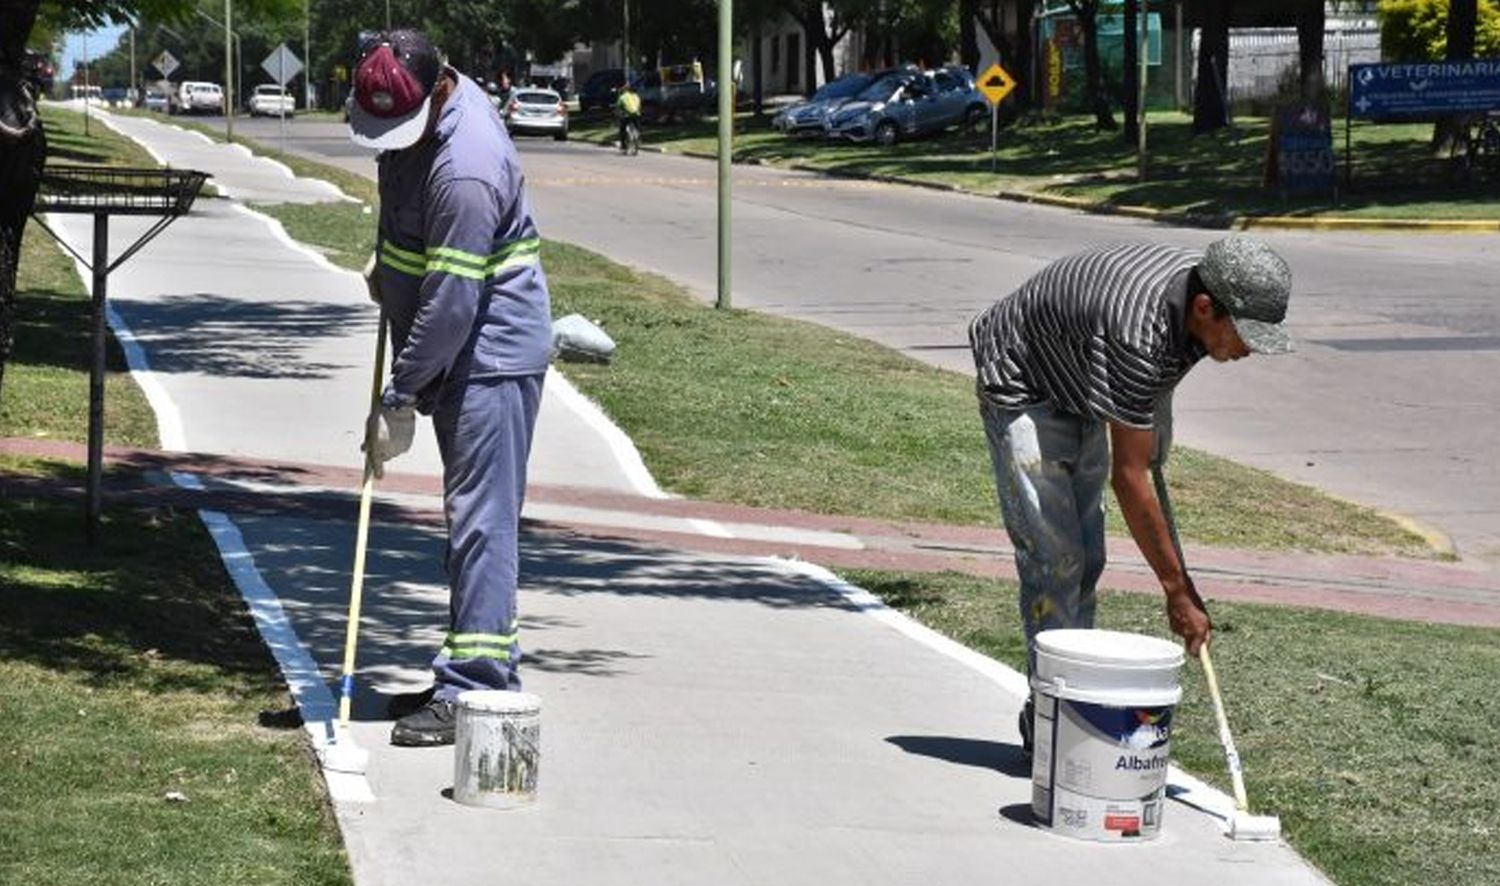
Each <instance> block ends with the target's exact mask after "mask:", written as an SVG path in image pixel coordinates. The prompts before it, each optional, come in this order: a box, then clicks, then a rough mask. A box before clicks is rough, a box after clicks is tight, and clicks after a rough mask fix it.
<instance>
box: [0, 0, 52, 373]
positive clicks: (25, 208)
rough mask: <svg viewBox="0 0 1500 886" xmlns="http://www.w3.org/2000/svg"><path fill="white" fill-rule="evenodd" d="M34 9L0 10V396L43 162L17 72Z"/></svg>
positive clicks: (30, 98) (43, 139) (33, 112)
mask: <svg viewBox="0 0 1500 886" xmlns="http://www.w3.org/2000/svg"><path fill="white" fill-rule="evenodd" d="M39 5H40V3H38V2H33V0H21V2H7V3H5V4H3V6H0V193H3V194H5V197H6V199H5V200H4V201H3V202H0V392H3V390H4V384H5V367H6V364H7V363H9V362H10V353H11V345H12V344H13V343H14V341H15V324H14V320H15V314H16V271H17V269H18V267H19V265H20V262H21V235H22V234H23V233H24V232H25V230H26V219H27V218H28V217H30V215H31V207H32V206H33V204H34V203H35V201H36V190H37V186H38V184H40V182H41V175H42V165H43V163H45V162H46V158H47V136H46V133H45V132H44V131H43V130H42V120H41V117H40V116H38V114H37V109H36V96H35V95H34V94H33V92H32V86H31V84H30V83H28V82H27V81H26V79H25V77H24V76H23V75H22V72H21V64H22V61H23V60H24V59H25V56H26V40H27V38H28V37H30V35H31V28H32V26H33V25H34V24H35V23H36V13H37V7H38V6H39Z"/></svg>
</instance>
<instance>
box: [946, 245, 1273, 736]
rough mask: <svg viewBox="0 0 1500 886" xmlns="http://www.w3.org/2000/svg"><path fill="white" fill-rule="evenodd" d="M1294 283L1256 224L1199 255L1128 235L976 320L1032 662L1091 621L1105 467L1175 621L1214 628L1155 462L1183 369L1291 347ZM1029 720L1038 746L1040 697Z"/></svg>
mask: <svg viewBox="0 0 1500 886" xmlns="http://www.w3.org/2000/svg"><path fill="white" fill-rule="evenodd" d="M1290 294H1291V271H1290V269H1289V268H1288V267H1287V264H1286V262H1285V261H1284V260H1283V259H1282V258H1281V256H1279V255H1277V254H1276V253H1275V252H1274V251H1273V250H1272V249H1271V248H1270V247H1269V246H1267V245H1265V244H1264V243H1262V242H1260V241H1258V240H1254V239H1252V238H1249V237H1241V236H1235V237H1228V238H1225V239H1223V240H1219V241H1217V242H1215V243H1213V244H1211V245H1210V246H1209V247H1208V249H1207V250H1206V251H1205V252H1203V253H1198V252H1195V251H1191V250H1187V249H1178V248H1174V247H1170V246H1161V245H1145V244H1138V245H1116V246H1108V247H1101V248H1095V249H1089V250H1086V251H1084V252H1081V253H1079V254H1077V255H1071V256H1068V257H1066V258H1062V259H1059V260H1057V261H1056V262H1053V263H1052V264H1050V265H1048V266H1047V267H1046V268H1043V269H1042V270H1041V271H1040V272H1039V273H1037V274H1036V276H1034V277H1032V278H1031V279H1030V280H1028V281H1026V283H1024V284H1023V285H1022V286H1021V287H1020V288H1019V289H1017V290H1016V291H1015V292H1013V293H1011V294H1009V295H1007V296H1005V297H1004V298H1002V299H1000V300H999V301H998V302H996V303H995V304H994V305H992V306H991V307H990V308H988V309H987V310H985V311H984V312H983V313H981V314H980V315H979V316H978V317H976V318H975V319H974V320H973V322H972V323H971V324H970V326H969V343H970V346H971V347H972V349H973V352H974V364H975V368H976V370H977V375H978V381H977V388H978V394H979V403H980V413H981V415H982V416H983V419H984V426H985V433H986V436H987V438H988V441H989V447H990V456H991V461H992V463H993V466H994V471H995V485H996V490H997V493H998V497H999V501H1000V511H1001V515H1002V517H1003V519H1004V522H1005V528H1006V531H1007V533H1008V534H1009V536H1010V540H1011V543H1012V545H1013V546H1014V548H1015V559H1016V572H1017V574H1018V577H1019V579H1020V584H1021V593H1020V610H1021V612H1020V614H1021V621H1022V624H1023V626H1024V628H1025V633H1026V644H1027V650H1028V655H1027V671H1028V674H1029V673H1030V671H1031V670H1033V669H1034V666H1035V660H1036V648H1035V641H1036V635H1037V633H1038V632H1040V631H1043V630H1048V629H1052V628H1092V627H1093V626H1094V602H1095V597H1094V591H1095V586H1096V585H1097V583H1098V581H1099V576H1100V574H1101V573H1102V572H1103V571H1104V510H1103V496H1104V484H1105V481H1106V479H1109V480H1110V481H1111V487H1112V488H1113V490H1114V493H1115V498H1116V500H1117V501H1118V502H1119V505H1120V511H1121V514H1122V515H1123V516H1124V518H1125V523H1126V525H1127V526H1128V527H1129V528H1130V534H1131V535H1132V536H1133V537H1134V539H1135V542H1136V544H1137V546H1138V547H1139V548H1140V550H1141V553H1142V555H1144V557H1145V559H1146V562H1147V563H1149V564H1150V566H1151V568H1152V570H1153V571H1154V572H1155V573H1156V577H1157V579H1158V580H1159V581H1160V582H1161V586H1162V591H1163V593H1164V594H1165V595H1166V608H1167V617H1168V622H1169V624H1170V626H1171V629H1172V631H1173V632H1174V633H1176V634H1178V635H1179V636H1181V637H1182V638H1183V641H1184V643H1185V645H1186V647H1187V650H1188V652H1189V653H1191V654H1193V655H1197V654H1198V651H1199V649H1200V648H1202V645H1203V644H1204V643H1205V642H1207V640H1208V637H1209V634H1210V631H1211V630H1212V625H1211V623H1210V621H1209V617H1208V613H1207V612H1206V611H1205V609H1204V606H1203V600H1202V598H1201V597H1200V596H1199V595H1198V591H1197V589H1196V588H1195V587H1194V584H1193V580H1192V577H1191V576H1189V575H1188V573H1187V569H1186V568H1185V567H1184V565H1183V563H1182V560H1181V558H1180V557H1179V556H1178V554H1177V551H1176V548H1175V546H1174V544H1173V539H1172V530H1171V528H1170V527H1169V525H1168V522H1167V520H1168V518H1167V516H1166V515H1165V513H1164V511H1163V508H1162V506H1161V503H1160V502H1159V501H1158V500H1157V497H1156V492H1155V488H1154V483H1153V481H1152V477H1151V474H1152V472H1153V470H1159V469H1160V466H1161V464H1162V463H1163V462H1164V461H1165V460H1166V457H1167V452H1168V450H1169V449H1170V446H1171V427H1172V423H1171V398H1172V393H1173V391H1174V390H1175V388H1176V386H1177V383H1178V382H1179V381H1181V380H1182V378H1183V376H1184V375H1186V374H1187V372H1188V370H1189V369H1191V368H1192V367H1193V366H1194V365H1195V364H1196V363H1197V362H1198V361H1199V360H1200V359H1202V358H1203V357H1205V356H1208V357H1211V358H1213V359H1214V360H1216V361H1219V362H1227V361H1234V360H1239V359H1240V358H1242V357H1245V356H1248V355H1249V354H1251V353H1261V354H1276V353H1283V352H1285V351H1289V350H1291V342H1290V339H1289V338H1288V337H1287V335H1286V333H1285V331H1284V330H1283V328H1282V326H1281V323H1282V321H1283V320H1284V318H1285V317H1286V308H1287V299H1288V297H1289V296H1290ZM1020 720H1021V722H1020V731H1021V738H1022V745H1023V748H1024V749H1025V750H1026V751H1027V752H1028V753H1029V752H1030V751H1031V743H1032V734H1033V712H1032V703H1031V702H1030V701H1027V703H1026V708H1025V710H1023V711H1022V713H1021V718H1020Z"/></svg>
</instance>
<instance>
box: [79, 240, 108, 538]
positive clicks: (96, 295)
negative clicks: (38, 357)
mask: <svg viewBox="0 0 1500 886" xmlns="http://www.w3.org/2000/svg"><path fill="white" fill-rule="evenodd" d="M93 271H94V289H93V316H92V318H91V320H92V326H93V328H92V333H93V335H92V338H93V351H94V353H93V358H94V359H93V363H92V365H91V366H90V367H89V455H88V458H89V466H88V490H87V506H86V508H85V511H84V519H85V523H84V537H85V538H86V539H87V541H88V544H89V547H95V546H97V545H98V544H99V518H100V515H101V514H102V513H103V510H104V507H103V493H102V490H101V488H100V487H101V484H102V481H103V477H104V295H105V286H106V284H107V281H108V279H109V216H108V215H107V214H106V213H103V212H97V213H95V214H94V263H93Z"/></svg>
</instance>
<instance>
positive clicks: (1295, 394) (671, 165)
mask: <svg viewBox="0 0 1500 886" xmlns="http://www.w3.org/2000/svg"><path fill="white" fill-rule="evenodd" d="M237 129H238V130H240V131H243V132H245V133H247V134H250V135H252V136H255V137H258V138H262V139H264V140H266V141H267V142H268V143H270V142H274V140H275V139H276V138H277V137H278V135H279V126H278V122H277V121H275V120H256V121H245V120H242V121H239V122H238V123H237ZM519 143H520V148H521V153H522V156H523V158H524V164H525V171H526V174H527V178H528V181H529V183H530V189H531V195H532V199H533V201H534V203H535V205H536V211H537V216H538V220H539V224H540V226H541V228H542V233H543V234H544V235H545V236H548V237H552V238H555V239H559V240H566V241H569V242H572V243H576V244H578V245H581V246H585V247H588V248H590V249H594V250H597V251H599V252H601V253H603V254H605V255H608V256H610V257H611V258H613V259H615V260H617V261H621V262H624V263H626V264H630V265H633V266H636V267H639V268H643V269H649V270H652V271H655V272H657V273H661V274H664V275H666V276H668V277H671V278H673V279H675V280H678V281H680V282H682V283H683V284H685V285H687V286H688V287H689V288H690V289H692V290H693V291H694V292H695V293H697V294H698V295H699V296H700V297H702V298H705V299H709V300H711V299H712V298H713V297H714V290H715V285H716V280H717V272H716V265H715V260H716V256H715V254H716V245H715V244H716V239H715V237H716V235H715V228H714V224H715V221H714V220H715V199H716V186H715V181H714V177H713V176H714V173H715V166H714V164H712V163H711V162H708V161H704V160H697V159H692V158H684V157H672V156H663V155H656V154H649V153H647V154H642V155H640V156H638V157H634V158H625V157H621V156H619V155H618V154H617V153H615V152H613V151H609V150H604V149H601V148H598V147H595V146H589V145H583V144H578V143H556V142H553V141H552V140H551V139H550V138H548V139H542V138H523V139H520V140H519ZM287 148H288V149H289V150H291V151H294V152H297V153H303V154H307V155H310V156H314V157H316V158H318V159H322V160H325V161H332V162H335V163H338V164H340V165H342V166H344V167H346V168H349V169H353V170H355V171H358V172H363V173H366V174H372V175H373V170H374V164H373V161H372V159H371V158H370V157H369V155H368V154H367V153H366V152H364V151H362V150H361V149H359V148H356V147H355V146H354V145H353V144H351V143H350V142H349V141H348V139H347V137H346V136H345V135H344V130H343V127H342V126H341V125H340V124H338V123H334V122H317V121H307V120H299V121H294V122H293V123H292V124H291V125H290V126H289V127H288V138H287ZM734 189H735V190H734V204H733V212H734V225H735V229H734V256H733V270H734V286H733V301H734V304H735V306H736V307H744V308H754V309H757V310H764V311H768V312H773V313H777V314H783V315H786V316H791V317H798V318H801V319H805V320H811V321H814V322H818V323H822V324H824V325H827V326H830V327H833V328H836V329H840V330H844V331H846V332H850V333H854V334H858V335H862V336H865V337H868V338H871V339H874V340H876V341H880V342H883V343H885V344H887V345H890V346H892V347H896V348H899V349H901V350H903V351H905V352H906V353H908V354H910V355H912V356H913V357H915V358H917V359H920V360H923V361H926V362H928V363H931V364H933V365H936V366H941V367H944V368H948V369H952V370H954V371H957V372H961V373H964V374H969V373H971V372H972V363H971V361H970V359H969V355H968V351H967V346H966V343H965V342H966V339H965V326H966V324H967V322H968V320H969V318H970V317H972V316H973V315H974V314H975V313H977V312H978V311H979V310H981V309H982V308H983V307H984V306H986V305H987V304H988V303H990V302H991V301H992V300H993V299H995V298H998V297H999V296H1001V295H1004V294H1005V293H1006V292H1008V291H1010V290H1011V289H1013V288H1014V287H1015V286H1017V285H1018V284H1019V283H1021V282H1022V281H1023V280H1024V279H1025V278H1026V277H1027V276H1029V275H1030V274H1032V273H1034V272H1035V271H1036V270H1038V269H1039V268H1041V267H1042V266H1043V265H1044V264H1045V263H1046V262H1048V261H1050V260H1051V259H1054V258H1056V257H1058V256H1061V255H1065V254H1067V253H1069V252H1071V251H1074V250H1076V249H1078V248H1079V247H1080V246H1082V245H1084V244H1092V243H1100V242H1117V241H1123V240H1151V241H1160V242H1171V243H1180V244H1185V245H1191V246H1198V247H1201V246H1203V245H1206V244H1207V243H1209V242H1211V241H1212V240H1214V239H1216V238H1217V237H1219V236H1222V235H1223V234H1222V232H1215V231H1205V230H1197V229H1185V228H1176V227H1171V226H1165V225H1159V224H1154V223H1151V222H1145V221H1139V220H1133V219H1124V218H1113V217H1104V216H1090V215H1083V214H1078V213H1075V212H1072V211H1067V210H1061V209H1053V208H1048V207H1037V206H1025V205H1020V204H1016V203H1009V202H1003V201H997V200H988V199H983V198H978V197H965V196H958V195H953V194H949V193H944V192H938V191H930V190H924V189H919V188H910V187H901V186H894V185H881V184H874V183H867V182H858V181H843V180H837V179H828V178H822V177H818V176H812V175H806V174H799V173H788V172H781V171H775V170H770V169H765V168H759V167H739V168H737V169H736V170H735V180H734ZM1258 236H1262V237H1263V238H1264V239H1265V240H1267V241H1269V242H1270V243H1272V244H1273V245H1274V246H1275V247H1276V248H1277V249H1278V250H1280V251H1281V252H1282V253H1283V254H1284V255H1285V256H1286V258H1287V260H1288V261H1289V262H1290V264H1291V266H1292V269H1293V274H1294V278H1295V291H1294V295H1293V300H1292V306H1291V312H1290V316H1289V323H1290V327H1291V329H1292V332H1293V334H1294V335H1295V336H1296V338H1297V340H1298V343H1299V349H1298V351H1297V353H1295V354H1293V355H1289V356H1285V357H1277V358H1251V359H1248V360H1245V361H1242V362H1240V363H1237V364H1235V365H1233V366H1217V365H1205V366H1200V367H1199V368H1197V369H1195V370H1194V371H1193V373H1192V374H1191V375H1189V376H1188V378H1187V380H1186V381H1184V382H1183V385H1182V388H1181V390H1180V392H1179V395H1178V400H1177V439H1178V440H1179V441H1180V442H1182V443H1185V444H1188V445H1192V446H1197V447H1200V448H1203V449H1207V450H1209V451H1212V452H1216V453H1219V454H1221V455H1225V456H1229V457H1231V458H1234V459H1237V460H1240V461H1243V462H1246V463H1249V464H1253V465H1257V466H1259V467H1262V468H1265V469H1268V470H1271V471H1274V472H1276V473H1278V474H1280V475H1282V476H1285V477H1288V478H1291V479H1294V480H1298V481H1301V482H1305V483H1310V484H1313V485H1316V486H1319V487H1321V488H1323V489H1325V490H1328V491H1329V492H1332V493H1334V494H1336V495H1340V496H1343V497H1347V498H1350V499H1354V500H1356V501H1359V502H1362V503H1365V504H1369V505H1372V506H1374V507H1378V508H1381V509H1384V510H1388V511H1392V512H1396V513H1400V514H1404V515H1407V516H1410V517H1413V518H1415V519H1416V520H1418V521H1419V522H1421V523H1422V524H1423V525H1425V526H1427V527H1431V528H1435V529H1437V530H1439V531H1440V532H1442V533H1444V534H1446V535H1448V536H1449V537H1450V538H1451V539H1452V540H1453V541H1454V543H1455V544H1456V545H1457V547H1458V549H1459V551H1460V553H1461V554H1463V555H1464V556H1465V557H1476V558H1482V559H1484V560H1486V561H1488V562H1490V563H1492V564H1495V563H1500V467H1497V460H1500V459H1497V455H1500V445H1497V443H1496V439H1497V435H1500V409H1497V408H1496V407H1497V406H1500V393H1497V392H1500V382H1497V381H1496V379H1497V378H1500V291H1497V290H1496V288H1495V286H1494V284H1493V282H1492V281H1493V280H1495V279H1496V278H1497V276H1500V250H1497V244H1500V239H1497V237H1496V236H1494V235H1489V234H1462V235H1453V234H1448V235H1435V234H1414V233H1395V232H1338V233H1329V232H1266V233H1263V234H1258ZM621 345H622V347H627V348H628V347H629V346H630V345H629V342H622V343H621ZM976 421H977V418H976Z"/></svg>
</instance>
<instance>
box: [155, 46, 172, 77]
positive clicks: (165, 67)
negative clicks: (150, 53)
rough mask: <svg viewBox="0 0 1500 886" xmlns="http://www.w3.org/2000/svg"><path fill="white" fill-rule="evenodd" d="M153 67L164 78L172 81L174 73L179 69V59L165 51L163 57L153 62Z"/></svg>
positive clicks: (160, 56) (162, 53) (162, 52)
mask: <svg viewBox="0 0 1500 886" xmlns="http://www.w3.org/2000/svg"><path fill="white" fill-rule="evenodd" d="M151 66H152V67H154V68H156V69H157V70H158V71H161V75H162V77H164V78H166V79H168V80H170V79H172V72H173V71H175V70H177V68H178V65H177V59H176V58H174V57H173V56H172V53H170V52H167V51H166V50H165V49H163V50H162V51H161V55H158V56H157V57H156V58H154V59H152V60H151Z"/></svg>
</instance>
